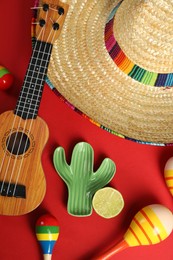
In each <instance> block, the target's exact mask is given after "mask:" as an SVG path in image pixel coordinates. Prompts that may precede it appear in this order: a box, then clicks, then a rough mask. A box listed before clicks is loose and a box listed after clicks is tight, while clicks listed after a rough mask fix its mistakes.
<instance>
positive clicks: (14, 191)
mask: <svg viewBox="0 0 173 260" xmlns="http://www.w3.org/2000/svg"><path fill="white" fill-rule="evenodd" d="M0 195H1V196H7V197H16V198H22V199H25V198H26V188H25V186H24V185H21V184H14V183H8V182H2V181H1V182H0Z"/></svg>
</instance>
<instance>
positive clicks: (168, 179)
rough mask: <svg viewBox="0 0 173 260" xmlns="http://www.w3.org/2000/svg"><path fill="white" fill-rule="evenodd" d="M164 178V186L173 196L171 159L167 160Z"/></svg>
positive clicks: (172, 159)
mask: <svg viewBox="0 0 173 260" xmlns="http://www.w3.org/2000/svg"><path fill="white" fill-rule="evenodd" d="M164 177H165V182H166V185H167V187H168V189H169V191H170V193H171V194H172V196H173V157H171V158H169V160H168V161H167V162H166V164H165V168H164Z"/></svg>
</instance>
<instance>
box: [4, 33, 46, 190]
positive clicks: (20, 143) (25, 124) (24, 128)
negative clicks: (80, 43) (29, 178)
mask: <svg viewBox="0 0 173 260" xmlns="http://www.w3.org/2000/svg"><path fill="white" fill-rule="evenodd" d="M41 31H43V28H42V30H41ZM40 33H41V32H40ZM37 43H38V42H36V44H35V49H36V48H37ZM40 50H41V45H40V47H39V50H38V53H37V54H39V53H40ZM37 59H38V57H37V58H36V60H37ZM30 65H31V64H30ZM32 65H33V64H32ZM36 66H37V65H36V64H34V68H33V70H34V71H36ZM33 78H34V76H33V75H32V77H31V82H32V79H33ZM26 79H27V78H26ZM34 79H36V82H35V84H37V81H38V80H40V78H34ZM32 85H33V84H32V83H31V85H30V86H29V87H28V94H27V96H26V100H27V98H28V95H29V90H30V89H32V88H31V86H32ZM33 97H34V91H33V92H32V96H31V97H30V98H29V99H30V104H29V106H28V112H27V113H26V118H27V117H28V115H29V113H30V112H29V111H30V110H31V104H32V100H33ZM35 101H36V104H37V103H38V101H39V100H38V95H37V99H36V100H35ZM25 104H26V103H25ZM25 104H24V108H25ZM36 104H35V109H33V115H34V113H35V111H37V107H36V106H37V105H36ZM22 115H23V112H22ZM30 120H31V121H30V125H28V127H29V129H26V128H27V123H28V121H27V120H25V123H24V126H23V132H22V136H21V138H20V142H19V146H18V150H17V154H16V158H15V161H14V164H13V169H12V173H11V176H10V181H9V185H8V189H7V193H8V190H9V188H10V182H11V180H12V177H13V175H14V170H15V166H16V162H17V156H18V155H19V151H20V148H21V145H22V138H23V135H24V133H25V132H26V130H27V131H28V133H29V132H30V131H31V128H32V124H33V121H34V120H33V119H30ZM27 145H28V139H27V140H26V142H25V144H24V151H25V150H26V147H27ZM23 160H24V156H22V158H21V162H20V165H19V169H18V174H17V177H16V181H15V186H14V190H13V195H14V194H15V191H16V187H17V182H18V179H19V175H20V171H21V168H22V164H23Z"/></svg>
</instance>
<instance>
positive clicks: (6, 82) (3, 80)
mask: <svg viewBox="0 0 173 260" xmlns="http://www.w3.org/2000/svg"><path fill="white" fill-rule="evenodd" d="M13 81H14V77H13V75H12V74H11V73H10V72H9V70H8V69H6V68H4V67H3V66H0V89H2V90H5V89H8V88H10V87H11V86H12V84H13Z"/></svg>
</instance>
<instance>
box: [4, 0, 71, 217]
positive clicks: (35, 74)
mask: <svg viewBox="0 0 173 260" xmlns="http://www.w3.org/2000/svg"><path fill="white" fill-rule="evenodd" d="M40 2H41V3H40V7H38V21H37V22H36V42H35V45H34V48H33V52H32V56H31V59H30V62H29V65H28V69H27V72H26V75H25V78H24V82H23V86H22V89H21V91H20V95H19V98H18V101H17V104H16V108H15V109H14V111H8V112H5V113H3V114H1V115H0V214H2V215H23V214H26V213H28V212H30V211H32V210H34V209H35V208H36V207H37V206H39V204H40V203H41V202H42V200H43V198H44V195H45V191H46V181H45V176H44V173H43V169H42V165H41V155H42V150H43V148H44V146H45V144H46V142H47V139H48V127H47V125H46V123H45V122H44V121H43V120H42V119H41V118H40V117H38V116H37V114H38V109H39V105H40V101H41V96H42V91H43V86H44V81H45V77H46V73H47V69H48V64H49V60H50V55H51V51H52V47H53V43H54V41H55V40H56V39H57V37H58V36H59V34H60V31H61V28H62V25H63V23H64V20H65V17H66V14H67V10H68V5H67V4H65V3H62V2H61V1H58V0H45V1H40ZM64 2H65V1H64Z"/></svg>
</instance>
